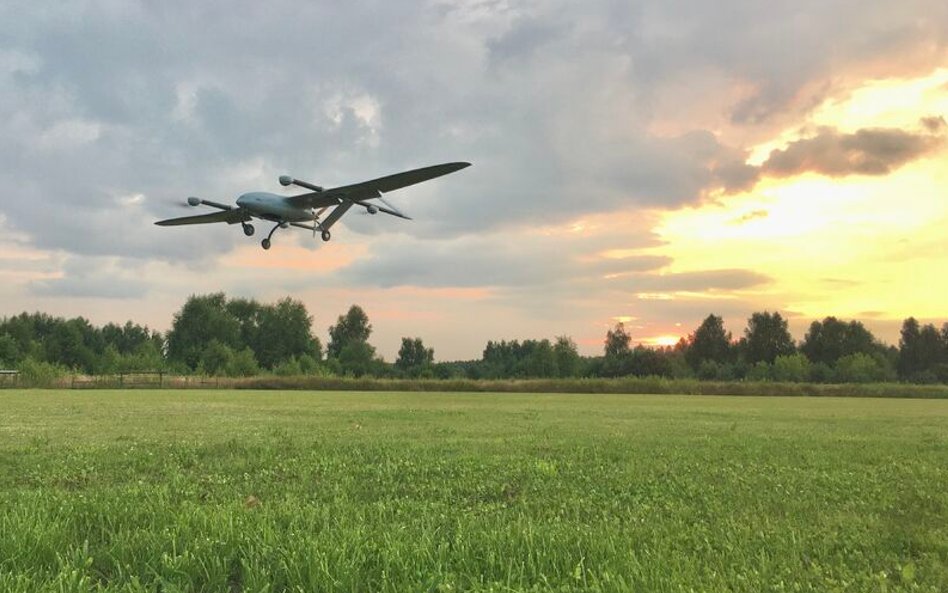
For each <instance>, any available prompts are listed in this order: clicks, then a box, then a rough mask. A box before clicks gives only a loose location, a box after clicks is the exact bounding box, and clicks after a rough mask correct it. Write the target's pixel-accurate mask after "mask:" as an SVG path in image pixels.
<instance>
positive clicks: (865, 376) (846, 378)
mask: <svg viewBox="0 0 948 593" xmlns="http://www.w3.org/2000/svg"><path fill="white" fill-rule="evenodd" d="M887 374H888V373H887V372H886V368H885V366H884V365H883V364H881V363H880V361H879V360H877V359H875V358H873V357H872V356H869V355H868V354H865V353H862V352H857V353H855V354H849V355H847V356H843V357H842V358H840V359H839V360H838V361H837V362H836V380H837V381H839V382H840V383H878V382H882V381H885V380H886V379H887Z"/></svg>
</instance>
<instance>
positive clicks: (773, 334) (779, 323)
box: [742, 311, 796, 364]
mask: <svg viewBox="0 0 948 593" xmlns="http://www.w3.org/2000/svg"><path fill="white" fill-rule="evenodd" d="M742 346H743V352H744V357H745V359H746V361H747V362H748V363H750V364H754V363H756V362H760V361H764V362H767V363H771V364H772V363H773V362H774V360H776V358H777V357H778V356H788V355H790V354H793V353H794V352H796V346H794V344H793V338H792V337H791V336H790V330H789V329H788V328H787V320H786V319H784V318H783V317H781V315H780V313H776V312H775V313H768V312H767V311H764V312H763V313H754V314H752V315H751V316H750V319H748V320H747V329H745V330H744V341H743V342H742Z"/></svg>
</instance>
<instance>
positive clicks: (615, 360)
mask: <svg viewBox="0 0 948 593" xmlns="http://www.w3.org/2000/svg"><path fill="white" fill-rule="evenodd" d="M631 344H632V336H630V335H629V333H628V332H627V331H626V330H625V324H624V323H621V322H619V323H617V324H616V326H615V327H614V328H612V329H610V330H608V331H607V332H606V342H605V348H604V350H605V356H604V357H603V359H602V367H600V370H599V372H600V374H601V375H602V376H604V377H623V376H625V375H628V374H629V373H631V372H632V348H631Z"/></svg>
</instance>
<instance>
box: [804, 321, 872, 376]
mask: <svg viewBox="0 0 948 593" xmlns="http://www.w3.org/2000/svg"><path fill="white" fill-rule="evenodd" d="M878 349H879V345H878V343H877V342H876V339H875V337H874V336H873V335H872V333H871V332H870V331H869V330H868V329H866V327H865V326H864V325H863V324H862V323H860V322H858V321H850V322H848V323H846V322H844V321H840V320H839V319H837V318H835V317H826V318H825V319H823V321H814V322H813V323H811V324H810V330H809V331H808V332H807V333H806V335H805V336H804V338H803V343H802V344H801V345H800V351H802V352H803V353H804V354H805V355H806V357H807V358H808V359H810V362H812V363H814V364H816V363H823V364H825V365H827V366H829V367H832V366H834V365H835V364H836V361H837V360H839V359H840V358H842V357H843V356H847V355H850V354H856V353H860V352H861V353H863V354H872V353H873V352H875V351H877V350H878Z"/></svg>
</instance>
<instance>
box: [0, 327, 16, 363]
mask: <svg viewBox="0 0 948 593" xmlns="http://www.w3.org/2000/svg"><path fill="white" fill-rule="evenodd" d="M19 361H20V347H19V345H18V344H17V343H16V340H15V339H14V338H13V336H11V335H10V334H0V367H3V368H5V369H11V368H13V367H15V366H16V363H18V362H19Z"/></svg>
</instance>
